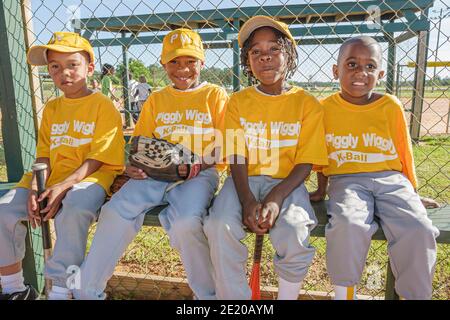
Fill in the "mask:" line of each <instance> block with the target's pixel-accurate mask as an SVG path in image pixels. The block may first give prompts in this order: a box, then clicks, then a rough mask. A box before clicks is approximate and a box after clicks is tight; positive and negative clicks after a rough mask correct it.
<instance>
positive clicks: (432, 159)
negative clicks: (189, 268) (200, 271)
mask: <svg viewBox="0 0 450 320" xmlns="http://www.w3.org/2000/svg"><path fill="white" fill-rule="evenodd" d="M291 2H292V1H286V0H258V1H256V0H255V1H247V0H222V1H210V0H203V1H198V0H192V1H182V0H166V1H164V0H159V1H143V0H127V1H125V0H119V1H117V0H92V1H82V0H72V1H69V0H67V1H65V0H64V1H63V0H59V1H45V0H23V1H21V2H20V3H21V5H19V6H18V5H16V4H12V3H13V2H10V1H3V10H5V11H8V10H9V11H10V12H9V16H11V17H22V20H20V21H23V23H20V24H18V23H17V21H16V22H15V21H13V20H14V19H11V21H7V23H6V24H5V25H7V30H6V33H7V35H6V37H8V38H14V39H19V42H21V43H23V44H24V45H25V46H26V47H29V46H31V45H34V44H42V43H46V42H47V41H48V39H50V37H51V34H52V33H53V32H55V31H76V32H80V33H81V34H82V35H83V36H85V37H86V38H89V39H90V41H91V43H92V44H93V46H94V49H95V54H96V63H95V66H96V69H95V70H96V71H95V74H94V76H93V77H92V79H90V85H91V86H92V88H96V89H100V88H99V87H98V86H97V84H98V83H101V68H102V66H103V65H104V64H106V63H107V64H111V65H112V66H114V67H115V70H116V72H115V74H114V75H113V76H112V80H113V87H114V95H115V96H116V97H118V99H117V101H115V102H114V103H115V105H116V107H117V109H118V110H120V111H121V113H122V116H123V127H124V129H125V134H126V135H127V136H130V135H131V132H132V130H133V127H134V125H135V120H134V119H133V115H138V114H139V109H132V108H131V105H132V104H131V102H133V100H132V99H133V97H132V95H131V94H130V89H129V86H130V82H129V81H130V78H128V77H127V73H129V74H130V75H131V76H132V78H133V79H135V80H136V81H139V82H147V83H148V84H149V85H150V87H151V89H152V90H158V89H159V88H161V87H164V86H166V85H168V84H169V80H168V78H167V77H166V75H165V72H164V70H163V68H162V66H161V65H160V63H159V59H160V52H161V47H162V46H161V43H162V38H163V37H164V35H165V34H167V33H168V32H169V31H170V30H172V29H175V28H178V27H188V28H192V29H195V30H196V31H198V32H199V33H200V34H201V36H202V38H203V40H204V43H205V48H206V66H205V68H204V70H202V72H201V79H202V80H205V81H209V82H212V83H216V84H218V85H220V86H223V87H224V88H226V89H227V91H228V92H229V93H231V92H233V91H236V90H238V89H239V88H243V87H245V86H246V85H247V84H248V80H247V79H246V78H245V77H244V76H243V74H242V72H241V71H240V70H239V48H238V46H237V43H236V38H237V31H238V30H239V27H240V26H241V25H242V24H243V23H244V22H245V21H246V20H247V19H248V18H249V17H251V16H254V15H257V14H263V15H270V16H275V17H276V18H277V19H279V20H282V21H284V22H286V23H288V24H289V25H290V28H291V31H292V33H293V35H294V37H295V38H296V39H298V46H297V49H298V52H299V64H298V70H297V71H296V73H295V74H294V76H293V77H292V79H290V81H291V82H292V83H293V84H296V85H298V86H301V87H303V88H305V89H306V90H308V91H310V92H311V93H312V94H313V95H315V96H316V97H317V98H324V97H327V96H328V95H330V94H332V93H334V92H336V91H337V90H339V85H338V83H337V81H335V80H333V77H332V72H331V70H332V65H333V64H334V63H336V57H337V53H338V49H339V45H340V43H342V41H344V40H345V39H347V38H349V37H352V36H356V35H360V34H361V33H364V34H368V35H371V36H373V37H375V38H376V39H377V40H378V41H380V43H381V45H382V48H383V68H384V69H385V70H387V76H386V77H385V78H384V79H383V80H382V81H380V83H379V84H378V86H377V88H376V91H377V92H383V93H384V92H388V93H393V94H395V95H397V96H398V97H399V98H400V100H401V101H402V102H403V104H404V108H405V111H406V114H407V118H408V121H409V125H410V130H411V134H412V137H413V140H414V155H415V161H416V168H417V173H418V178H419V181H420V187H419V190H418V191H419V193H420V194H421V195H423V196H426V197H430V198H433V199H435V200H437V201H438V202H439V203H440V204H442V205H448V204H449V202H450V187H449V176H450V164H449V160H448V159H449V158H450V157H449V156H450V149H449V146H450V138H449V130H450V128H449V117H450V112H449V110H450V87H449V86H450V54H449V52H450V41H449V40H450V39H449V37H450V31H449V30H450V28H449V27H450V18H449V16H450V8H449V5H450V3H449V1H448V0H437V1H433V0H414V1H413V0H406V1H405V0H401V1H400V0H385V1H359V0H358V1H352V2H349V1H337V0H324V1H308V0H306V1H296V2H295V4H292V3H291ZM8 3H10V4H8ZM3 32H4V31H2V33H3ZM10 57H11V61H10V63H12V64H14V65H15V66H17V68H22V71H21V72H24V74H26V73H30V74H31V75H32V77H31V80H30V81H29V80H28V79H27V78H26V77H24V78H23V79H22V80H21V81H18V82H17V83H14V86H15V87H16V88H17V87H23V88H24V90H25V89H26V90H28V91H29V92H31V95H28V97H26V99H22V100H21V101H23V103H19V104H18V105H17V113H18V117H17V119H16V120H15V121H18V122H19V123H20V125H21V126H22V127H23V128H22V129H23V132H22V131H21V132H22V133H21V134H22V136H21V142H22V141H23V142H24V145H23V146H22V148H23V149H26V150H28V151H27V152H28V153H29V154H30V155H31V156H34V149H33V147H32V146H31V145H32V142H33V139H31V138H28V139H25V138H24V137H34V136H33V135H34V130H35V125H34V123H35V122H37V123H38V122H39V119H40V116H41V114H42V108H43V106H44V105H45V103H46V102H47V101H48V99H50V98H52V97H55V96H58V95H59V94H60V92H59V91H58V90H57V88H55V87H54V85H53V83H52V81H51V79H50V78H49V76H48V73H47V69H46V67H33V68H31V67H28V66H27V65H26V61H25V60H24V59H23V56H20V55H19V56H17V57H15V55H14V54H11V55H10ZM94 80H96V81H97V84H95V81H94ZM0 85H1V78H0ZM0 89H3V90H6V88H3V87H1V86H0ZM2 94H3V93H2V90H0V97H1V96H2ZM30 105H32V106H33V108H32V109H31V108H30V107H29V106H30ZM7 111H8V110H7V108H4V107H2V114H1V115H0V116H1V117H5V116H6V115H5V112H7ZM23 118H27V119H29V118H31V119H33V121H34V122H29V121H28V122H24V121H23ZM2 123H3V126H5V121H2ZM25 123H26V125H25ZM5 130H6V129H5V128H2V132H3V134H2V136H0V146H1V147H2V148H1V149H0V179H1V181H10V182H12V181H14V180H12V178H11V177H10V176H9V175H8V174H7V171H6V162H7V161H6V157H5V151H4V150H5V148H3V145H4V139H5V132H6V131H7V130H6V131H5ZM30 141H31V142H30ZM6 153H8V152H6ZM8 163H10V162H8ZM24 167H27V165H25V166H24ZM314 187H315V184H314V181H310V182H308V188H309V189H310V190H312V189H313V188H314ZM94 231H95V226H94V227H93V228H92V231H91V234H90V240H91V239H92V236H93V232H94ZM90 240H89V242H90ZM253 240H254V236H253V235H249V236H248V237H247V239H245V243H246V244H247V245H248V248H249V257H251V254H252V252H251V251H252V248H253ZM311 242H312V245H313V246H315V247H316V249H317V252H316V256H315V259H314V262H313V264H312V266H311V267H310V270H309V273H308V276H307V278H306V280H305V282H304V286H303V291H302V293H303V294H304V295H303V296H302V297H304V298H313V299H327V298H330V294H331V292H332V286H331V284H330V281H329V278H328V275H327V272H326V267H325V245H326V244H325V240H324V239H323V238H312V239H311ZM273 254H274V251H273V248H272V247H271V245H270V243H269V242H268V241H267V240H266V243H265V247H264V255H263V261H264V263H263V266H262V275H261V279H262V282H263V285H264V288H263V290H264V289H265V290H266V293H265V294H266V295H267V296H266V298H275V297H276V287H277V278H276V275H275V273H274V271H273V267H272V263H271V262H272V257H273ZM449 256H450V248H449V247H448V245H447V246H445V245H439V249H438V263H437V267H436V275H435V279H434V291H433V299H449V298H450V265H449ZM250 262H251V261H250V260H249V268H248V269H249V270H250ZM386 265H387V250H386V243H385V242H384V241H372V245H371V249H370V252H369V256H368V259H367V265H366V269H365V273H364V276H363V279H362V281H361V284H360V285H359V286H358V291H357V294H358V295H360V296H361V297H362V298H367V299H378V298H383V296H384V288H385V282H386V279H385V276H386ZM108 293H109V297H110V298H113V299H114V298H116V299H119V298H151V299H164V298H169V299H170V298H177V299H191V298H192V293H191V292H190V290H189V288H188V286H187V284H186V280H185V273H184V269H183V266H182V264H181V261H180V258H179V256H178V253H177V252H176V251H174V250H173V249H171V248H170V246H169V241H168V238H167V236H166V235H165V233H164V231H163V230H162V229H161V228H159V227H148V226H144V227H143V228H142V231H141V232H140V233H139V235H138V236H137V238H136V239H135V240H134V241H133V243H132V244H131V245H130V247H129V248H128V250H127V252H126V253H125V255H124V256H123V258H122V259H121V261H120V263H119V265H118V266H117V268H116V273H115V275H114V276H113V278H112V279H111V281H110V282H109V285H108Z"/></svg>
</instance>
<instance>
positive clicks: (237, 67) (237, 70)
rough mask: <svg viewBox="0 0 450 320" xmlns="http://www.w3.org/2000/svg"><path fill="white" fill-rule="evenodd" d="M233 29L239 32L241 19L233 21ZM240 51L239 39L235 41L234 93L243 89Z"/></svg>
mask: <svg viewBox="0 0 450 320" xmlns="http://www.w3.org/2000/svg"><path fill="white" fill-rule="evenodd" d="M233 27H234V29H235V30H239V19H238V18H235V19H234V20H233ZM239 52H240V49H239V43H238V40H237V37H236V38H235V39H233V91H234V92H236V91H239V89H240V88H241V84H240V78H241V77H240V74H241V70H240V68H241V67H240V54H239Z"/></svg>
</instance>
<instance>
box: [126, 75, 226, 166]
mask: <svg viewBox="0 0 450 320" xmlns="http://www.w3.org/2000/svg"><path fill="white" fill-rule="evenodd" d="M227 101H228V95H227V93H226V91H225V90H224V89H223V88H221V87H219V86H217V85H214V84H210V83H206V82H204V83H202V84H201V85H200V86H198V87H197V88H194V89H191V90H185V91H181V90H177V89H174V88H173V87H172V86H167V87H165V88H164V89H162V90H160V91H156V92H153V93H152V94H151V95H150V96H149V98H148V99H147V101H145V103H144V105H143V106H142V111H141V114H140V115H139V119H138V122H137V123H136V126H135V128H134V132H133V136H139V135H142V136H146V137H156V138H160V139H165V140H167V141H169V142H172V143H181V144H183V145H184V146H186V147H187V148H189V149H190V150H191V151H193V152H194V153H196V154H197V155H199V156H207V155H210V154H211V152H212V150H213V149H214V147H215V146H217V145H219V144H220V143H221V142H222V132H223V128H224V121H225V120H224V116H225V106H226V103H227ZM217 168H218V169H219V170H223V169H224V166H218V167H217Z"/></svg>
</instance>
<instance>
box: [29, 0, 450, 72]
mask: <svg viewBox="0 0 450 320" xmlns="http://www.w3.org/2000/svg"><path fill="white" fill-rule="evenodd" d="M332 2H333V3H339V2H345V1H344V0H333V1H332ZM287 3H288V4H304V3H314V4H315V3H330V0H316V1H311V0H310V1H301V0H300V1H287V0H266V1H264V0H258V1H256V0H222V1H211V0H166V1H164V0H151V1H148V0H57V1H55V0H52V1H49V0H31V11H32V14H33V18H32V21H31V23H32V27H33V31H34V33H35V35H36V41H35V42H34V43H46V42H47V41H48V39H49V38H50V36H51V33H52V32H54V31H61V30H65V31H73V27H72V25H71V23H70V21H71V20H72V18H73V17H74V16H75V17H81V18H88V17H111V16H124V15H125V16H126V15H140V14H153V13H167V12H180V11H192V10H210V9H221V8H236V7H246V6H260V5H283V4H287ZM449 7H450V0H436V1H435V4H434V6H433V8H432V9H431V12H430V18H431V20H430V22H431V29H432V31H431V34H430V40H429V48H430V49H432V50H430V51H429V58H428V59H429V60H432V61H434V60H435V58H436V55H435V54H434V50H435V48H436V43H437V38H438V37H437V35H438V24H439V20H438V19H434V18H435V17H437V16H439V10H440V9H441V8H442V9H444V14H446V15H447V16H448V17H446V18H444V19H442V20H441V29H440V30H441V33H440V39H439V43H440V46H439V49H438V54H437V59H438V61H450V41H449V39H450V38H449V37H450V8H449ZM153 34H155V33H153ZM94 36H98V37H99V38H113V37H120V35H113V34H107V33H99V34H98V35H96V34H94ZM382 47H383V50H384V51H385V55H384V57H385V58H386V56H387V46H386V45H385V44H382ZM416 47H417V45H416V40H414V39H411V40H408V41H405V42H404V43H402V44H400V46H399V47H398V49H397V59H400V61H399V62H400V63H402V64H404V63H406V62H409V61H413V60H415V57H416ZM337 50H338V46H337V45H324V46H317V45H309V46H305V45H303V46H302V45H299V47H298V51H299V68H298V71H297V72H296V74H295V75H294V77H293V79H294V80H297V81H306V80H307V79H310V80H312V81H314V80H315V81H328V80H330V79H331V67H332V65H333V63H335V57H336V53H337ZM160 52H161V45H160V44H152V45H136V46H132V47H131V48H130V50H129V57H130V58H133V59H140V60H142V61H143V62H144V63H145V64H146V65H150V64H153V63H158V61H159V54H160ZM95 53H96V56H100V59H97V63H96V69H98V70H99V69H100V61H101V63H105V62H107V63H111V64H113V65H117V64H119V63H122V49H121V48H120V47H104V48H101V49H99V48H95ZM232 61H233V58H232V52H231V50H224V49H214V50H206V66H207V67H208V66H215V67H219V68H224V67H231V66H232ZM384 67H386V63H384ZM403 69H404V70H402V71H403V73H402V75H403V76H404V77H406V78H407V79H411V78H412V76H413V69H409V68H406V67H405V68H403ZM436 72H437V74H438V75H440V76H442V77H450V68H448V67H447V68H438V69H437V70H436ZM432 73H433V72H432V71H431V70H430V69H429V70H428V71H427V74H428V75H432Z"/></svg>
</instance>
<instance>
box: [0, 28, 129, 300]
mask: <svg viewBox="0 0 450 320" xmlns="http://www.w3.org/2000/svg"><path fill="white" fill-rule="evenodd" d="M28 62H29V63H30V64H32V65H47V67H48V72H49V75H50V77H51V78H52V80H53V82H54V84H55V86H56V87H57V88H58V89H59V90H61V91H62V92H63V93H64V95H63V96H61V97H58V98H55V99H52V100H50V101H49V102H47V104H46V105H45V107H44V111H43V116H42V120H41V124H40V128H39V133H38V144H37V156H36V157H37V158H36V162H41V163H46V164H47V165H48V171H47V173H46V176H47V177H48V178H47V184H46V191H45V192H44V193H43V194H42V195H41V196H40V197H39V199H38V198H37V194H36V190H37V186H36V179H35V177H34V176H33V175H32V173H26V174H24V176H23V178H22V180H21V181H20V182H19V183H18V184H17V185H16V186H15V188H14V189H13V190H11V191H10V192H8V193H7V194H6V195H5V196H3V197H2V198H1V199H0V280H1V286H2V296H1V299H11V300H31V299H36V298H37V292H36V290H35V289H34V288H32V287H31V286H30V285H24V280H23V274H22V263H21V261H22V259H23V258H24V255H25V250H24V248H25V235H26V228H25V226H24V225H23V224H22V221H24V220H27V219H28V220H29V221H30V223H31V225H32V226H33V228H34V227H36V224H37V225H40V222H41V221H40V217H39V214H38V212H37V210H38V202H40V201H42V200H43V199H45V198H47V200H48V205H47V207H46V208H45V209H44V210H43V211H42V212H43V213H44V214H45V218H44V220H48V219H51V218H53V217H55V220H54V221H55V230H56V233H57V238H56V243H55V248H54V251H53V255H52V257H51V259H50V260H49V261H48V262H47V263H46V266H45V275H46V277H47V278H49V279H51V280H52V283H53V286H52V288H51V290H50V293H49V299H69V298H71V288H70V287H71V286H70V285H69V284H68V283H67V280H68V279H67V277H68V275H69V274H68V273H67V270H68V268H69V267H72V266H74V265H75V266H79V265H80V264H81V263H82V261H83V259H84V255H85V251H86V242H87V235H88V230H89V227H90V225H91V224H92V223H93V222H94V221H95V220H96V218H97V216H98V210H99V209H100V207H101V205H102V204H103V202H104V201H105V196H106V194H107V193H108V192H109V188H110V185H111V184H112V182H113V180H114V178H115V176H116V175H118V174H120V173H121V172H122V171H123V166H124V162H123V153H124V139H123V134H122V131H121V128H122V125H121V117H120V114H119V113H118V112H117V110H116V109H115V108H114V106H113V104H112V102H111V100H110V99H108V98H107V97H105V96H104V95H102V94H101V93H93V92H92V91H91V90H90V89H89V88H88V86H87V78H88V76H91V75H92V73H93V71H94V51H93V49H92V47H91V45H90V44H89V41H88V40H86V39H84V38H83V37H81V36H80V35H79V34H76V33H72V32H55V33H54V34H53V37H52V38H51V39H50V41H49V42H48V44H47V45H41V46H33V47H32V48H30V50H29V52H28ZM49 289H50V288H49Z"/></svg>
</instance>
